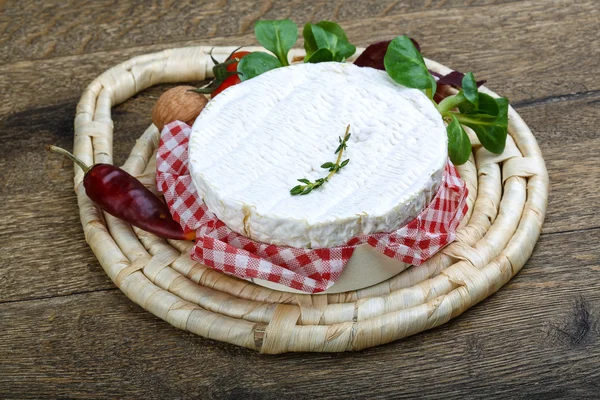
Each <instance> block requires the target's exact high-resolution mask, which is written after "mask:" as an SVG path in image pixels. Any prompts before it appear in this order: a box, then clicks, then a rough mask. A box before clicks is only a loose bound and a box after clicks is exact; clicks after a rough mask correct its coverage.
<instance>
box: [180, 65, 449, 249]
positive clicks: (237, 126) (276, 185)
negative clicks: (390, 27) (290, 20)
mask: <svg viewBox="0 0 600 400" xmlns="http://www.w3.org/2000/svg"><path fill="white" fill-rule="evenodd" d="M348 125H350V132H351V138H350V140H349V141H348V146H347V149H346V150H344V153H343V159H346V158H348V159H350V162H349V163H348V165H347V166H345V167H344V168H343V169H342V170H341V171H339V172H338V173H336V174H334V175H333V176H332V177H331V179H330V180H329V181H328V182H326V183H325V184H324V185H323V186H321V187H320V188H318V189H315V190H313V191H312V192H311V193H309V194H307V195H296V196H292V195H291V194H290V189H291V188H292V187H294V186H296V185H298V184H300V183H299V182H298V181H297V179H299V178H306V179H309V180H311V181H315V180H316V179H318V178H322V177H325V176H326V175H327V174H328V170H326V169H323V168H321V165H322V164H323V163H325V162H335V160H336V155H335V154H334V152H335V150H336V148H337V147H338V145H339V140H338V137H340V136H341V137H343V136H344V133H345V131H346V127H347V126H348ZM447 157H448V155H447V136H446V129H445V126H444V123H443V121H442V118H441V116H440V114H439V113H438V112H437V110H436V108H435V106H434V104H433V103H432V102H431V100H429V99H428V98H427V96H425V95H424V94H423V93H422V92H421V91H419V90H415V89H409V88H405V87H403V86H401V85H398V84H397V83H395V82H394V81H393V80H392V79H391V78H390V77H389V76H388V75H387V74H386V73H385V72H384V71H379V70H375V69H372V68H361V67H357V66H355V65H352V64H347V63H335V62H330V63H319V64H297V65H292V66H290V67H285V68H278V69H275V70H272V71H269V72H267V73H264V74H262V75H260V76H258V77H256V78H253V79H250V80H248V81H245V82H242V83H240V84H238V85H236V86H233V87H231V88H229V89H227V90H225V91H224V92H222V93H220V94H219V96H217V97H215V98H214V99H213V100H211V101H210V102H209V103H208V105H207V106H206V107H205V108H204V110H203V111H202V113H201V114H200V116H199V117H198V119H197V120H196V122H195V123H194V125H193V128H192V134H191V137H190V146H189V160H190V171H191V174H192V178H193V182H194V185H195V187H196V189H197V190H198V193H199V195H200V197H201V198H202V199H203V201H204V202H205V204H206V205H207V207H208V208H209V210H210V211H212V212H213V213H214V214H215V215H216V216H217V217H218V218H219V219H220V220H222V221H223V222H224V223H225V224H227V226H228V227H230V228H231V229H232V230H234V231H236V232H238V233H240V234H243V235H245V236H247V237H249V238H251V239H254V240H257V241H260V242H265V243H271V244H276V245H286V246H293V247H303V248H323V247H333V246H339V245H343V244H345V243H347V242H348V241H349V240H350V239H352V238H354V237H356V236H359V235H364V234H372V233H379V232H393V231H395V230H396V229H398V228H399V227H401V226H402V225H404V224H406V223H407V222H409V221H410V220H412V219H414V218H415V217H416V216H417V215H418V214H419V213H420V212H421V211H422V210H423V208H424V207H425V206H426V205H427V204H428V203H429V202H430V201H431V199H432V198H433V196H434V195H435V193H436V192H437V190H438V188H439V185H440V183H441V179H442V173H443V170H444V166H445V164H446V162H447Z"/></svg>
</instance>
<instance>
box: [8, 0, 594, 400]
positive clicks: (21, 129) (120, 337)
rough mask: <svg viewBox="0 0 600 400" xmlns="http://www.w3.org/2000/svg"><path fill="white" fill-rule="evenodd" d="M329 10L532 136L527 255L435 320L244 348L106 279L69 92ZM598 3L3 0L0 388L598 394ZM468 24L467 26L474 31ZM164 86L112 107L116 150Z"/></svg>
mask: <svg viewBox="0 0 600 400" xmlns="http://www.w3.org/2000/svg"><path fill="white" fill-rule="evenodd" d="M285 17H291V18H293V19H294V20H295V21H296V22H297V23H299V24H301V23H304V22H305V21H309V20H318V19H323V18H328V19H334V20H336V21H340V22H342V25H343V26H344V28H345V29H346V31H347V32H348V34H349V37H350V38H351V39H352V41H353V42H355V43H356V44H359V45H366V44H368V43H370V42H372V41H375V40H380V39H382V38H387V37H390V36H393V35H395V34H398V33H408V34H410V35H412V36H415V37H417V38H418V39H419V40H420V41H421V44H422V45H423V48H424V52H425V54H426V55H427V56H429V57H431V58H434V59H437V60H439V61H441V62H443V63H445V64H447V65H449V66H452V67H455V68H459V69H463V70H467V69H469V70H473V71H475V73H476V75H477V76H478V77H482V78H486V79H488V80H489V86H490V87H491V88H492V89H494V90H496V91H498V92H499V93H501V94H503V95H507V96H508V97H509V98H510V99H511V101H512V102H513V104H515V105H516V106H517V107H518V109H519V112H520V113H521V115H522V116H523V118H524V119H525V121H526V122H527V123H528V124H529V126H530V127H531V129H532V130H533V132H534V134H535V135H536V137H537V139H538V141H539V143H540V147H541V148H542V151H543V152H544V156H545V158H546V160H547V166H548V171H549V173H550V179H551V183H552V185H551V192H550V198H549V208H548V215H547V219H546V224H545V226H544V234H543V235H542V237H541V239H540V242H539V243H538V246H537V247H536V250H535V251H534V253H533V256H532V258H531V259H530V261H529V262H528V264H527V265H526V266H525V268H524V269H523V271H522V272H521V273H520V274H519V275H518V276H517V277H516V278H515V279H513V280H512V281H511V282H510V283H509V284H508V285H507V286H506V287H504V288H503V289H502V290H500V291H499V292H498V293H497V294H495V295H493V296H492V297H490V298H488V299H486V300H485V301H484V302H482V303H481V304H479V305H478V306H476V307H474V308H473V309H471V310H470V311H468V312H467V313H465V314H464V315H462V316H460V317H459V318H457V319H455V320H453V321H451V322H450V323H449V324H447V325H445V326H443V327H441V328H438V329H435V330H432V331H430V332H426V333H423V334H420V335H417V336H414V337H411V338H408V339H405V340H402V341H400V342H396V343H393V344H390V345H386V346H382V347H378V348H374V349H370V350H366V351H362V352H359V353H353V354H311V355H305V354H295V355H294V354H290V355H282V356H277V357H264V356H259V355H257V354H255V353H252V352H250V351H246V350H244V349H241V348H236V347H234V346H231V345H227V344H223V343H218V342H214V341H210V340H206V339H202V338H199V337H196V336H193V335H191V334H188V333H185V332H182V331H178V330H176V329H174V328H173V327H171V326H170V325H168V324H166V323H165V322H163V321H161V320H159V319H157V318H155V317H153V316H152V315H151V314H149V313H148V312H146V311H144V310H143V309H141V308H140V307H138V306H136V305H135V304H133V303H132V302H131V301H129V300H128V299H127V298H126V297H125V296H124V295H123V294H122V293H121V292H120V291H118V290H117V289H115V287H114V285H113V284H112V282H111V281H110V280H109V279H108V278H107V277H106V275H105V274H104V271H103V270H102V269H101V267H100V266H99V265H98V263H97V261H96V259H95V258H94V256H93V254H92V253H91V251H90V250H89V248H88V247H87V245H86V243H85V240H84V238H83V235H82V231H81V227H80V224H79V221H78V215H77V206H76V203H75V195H74V194H73V192H72V166H71V165H70V164H69V163H68V162H65V161H63V160H61V159H59V158H56V157H54V156H49V155H48V154H47V153H46V152H45V151H44V150H43V148H44V146H45V145H46V144H48V143H53V144H58V145H61V146H64V147H67V148H70V147H71V144H72V137H73V128H72V125H73V116H74V110H75V104H76V102H77V99H78V97H79V96H80V94H81V91H82V90H83V88H84V87H85V86H86V85H87V84H88V83H89V82H90V81H91V80H92V79H93V78H94V77H95V76H96V75H98V74H99V73H101V72H102V71H104V70H105V69H107V68H109V67H110V66H112V65H114V64H115V63H118V62H121V61H123V60H125V59H127V58H129V57H131V56H133V55H138V54H143V53H147V52H150V51H157V50H161V49H165V48H169V47H175V46H182V45H191V44H200V43H203V44H214V45H225V44H228V45H229V44H233V43H244V44H245V43H247V44H252V43H255V41H254V38H253V35H252V23H253V21H254V20H256V19H258V18H285ZM599 24H600V7H598V3H597V2H596V1H594V0H586V1H581V2H577V3H572V2H567V1H559V0H541V1H515V2H510V1H492V0H481V1H469V0H456V1H451V0H448V1H444V0H429V1H424V2H417V1H412V0H411V1H391V0H390V1H387V0H386V1H381V2H367V1H360V2H358V1H356V2H350V1H344V0H335V1H333V0H332V1H328V0H322V1H316V2H300V1H295V0H294V1H290V2H285V1H266V0H265V1H257V2H252V1H239V2H233V1H214V2H210V3H209V2H204V1H201V2H193V3H192V2H133V1H131V2H125V1H124V2H108V1H99V2H86V3H85V4H83V3H82V2H75V1H70V2H62V3H57V4H52V3H51V2H39V1H33V0H24V1H8V2H4V1H0V76H1V77H2V78H1V79H0V200H2V203H3V213H1V214H0V398H59V397H69V398H98V397H128V398H217V399H220V398H224V399H226V398H236V399H237V398H248V399H271V398H272V399H276V398H277V399H278V398H281V397H282V396H290V397H293V398H314V397H321V398H373V397H380V398H398V397H402V396H404V397H409V398H410V397H416V396H422V397H424V398H439V397H445V398H464V397H465V396H468V397H469V398H489V397H511V398H515V397H517V398H528V399H529V398H534V399H535V398H539V399H546V398H597V397H598V393H600V384H599V382H600V372H599V370H598V368H597V366H598V363H599V362H600V350H599V349H600V346H599V345H598V337H599V335H600V323H599V318H600V280H599V279H598V277H599V276H600V275H599V274H600V244H599V243H600V216H599V215H600V214H598V212H597V209H598V205H599V204H600V195H599V194H598V190H597V188H598V187H599V186H600V157H598V153H599V151H600V132H599V128H598V126H599V122H600V121H599V119H600V118H599V115H600V109H599V107H600V86H599V84H598V79H597V78H596V75H597V73H596V72H597V71H598V66H597V60H598V59H599V58H600V47H599V46H597V45H595V44H597V43H598V42H599V41H600V31H599V30H598V29H597V27H598V26H599ZM474 38H476V39H474ZM166 87H167V86H162V87H157V88H151V89H149V90H147V91H145V92H144V93H142V94H140V95H138V96H136V97H135V98H134V99H131V100H129V101H127V102H126V103H124V104H122V105H120V106H118V107H116V108H115V109H114V112H113V114H114V118H113V119H114V120H115V132H116V134H115V141H114V146H115V154H116V158H115V161H116V162H117V163H121V162H123V161H124V159H125V157H126V155H127V153H128V152H129V150H130V149H131V147H132V146H133V144H134V142H135V140H136V139H137V137H138V136H139V135H140V134H141V133H142V132H143V130H144V129H145V128H146V127H147V125H148V124H149V123H150V114H149V111H150V109H151V107H152V105H153V103H154V101H155V100H156V98H157V97H158V95H160V93H162V91H163V90H165V88H166Z"/></svg>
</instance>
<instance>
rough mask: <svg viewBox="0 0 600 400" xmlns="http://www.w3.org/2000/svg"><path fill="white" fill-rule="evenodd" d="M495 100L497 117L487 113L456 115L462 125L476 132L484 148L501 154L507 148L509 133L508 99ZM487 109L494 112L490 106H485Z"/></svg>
mask: <svg viewBox="0 0 600 400" xmlns="http://www.w3.org/2000/svg"><path fill="white" fill-rule="evenodd" d="M480 100H481V99H480ZM493 100H494V102H495V104H496V106H497V109H498V113H497V115H490V114H486V113H472V114H455V115H456V118H457V119H458V121H460V123H461V124H463V125H466V126H468V127H469V128H471V129H473V131H475V133H476V134H477V137H478V138H479V141H480V142H481V144H482V145H483V147H485V148H486V149H487V150H489V151H491V152H492V153H496V154H500V153H502V152H503V151H504V147H505V146H506V135H507V133H508V99H506V98H505V97H500V98H498V99H493ZM486 101H487V100H486ZM480 103H481V102H480ZM480 106H481V104H480ZM485 107H486V110H487V111H493V109H492V107H491V106H490V105H485Z"/></svg>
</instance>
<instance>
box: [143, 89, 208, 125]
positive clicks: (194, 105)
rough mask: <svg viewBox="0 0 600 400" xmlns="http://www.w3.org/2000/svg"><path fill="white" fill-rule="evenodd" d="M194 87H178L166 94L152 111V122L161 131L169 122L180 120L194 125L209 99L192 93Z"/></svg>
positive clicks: (159, 99)
mask: <svg viewBox="0 0 600 400" xmlns="http://www.w3.org/2000/svg"><path fill="white" fill-rule="evenodd" d="M190 89H195V88H194V87H193V86H176V87H174V88H172V89H169V90H167V91H166V92H164V93H163V94H162V95H161V96H160V97H159V98H158V100H157V101H156V104H155V105H154V109H152V122H153V123H154V125H156V127H157V128H158V130H159V131H162V129H163V127H164V126H165V125H166V124H168V123H169V122H173V121H176V120H179V121H181V122H185V123H186V124H188V125H190V126H191V125H192V124H193V123H194V121H195V120H196V118H198V115H200V111H202V109H203V108H204V106H205V105H206V103H208V99H207V98H206V96H204V95H203V94H201V93H194V92H190V91H189V90H190Z"/></svg>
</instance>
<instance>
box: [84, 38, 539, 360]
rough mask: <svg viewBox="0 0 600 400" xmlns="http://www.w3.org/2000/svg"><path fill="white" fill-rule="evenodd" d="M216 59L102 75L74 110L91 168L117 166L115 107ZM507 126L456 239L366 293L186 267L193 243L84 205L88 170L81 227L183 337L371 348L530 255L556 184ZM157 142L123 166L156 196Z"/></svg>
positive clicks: (456, 306) (194, 51)
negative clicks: (271, 283) (289, 289)
mask: <svg viewBox="0 0 600 400" xmlns="http://www.w3.org/2000/svg"><path fill="white" fill-rule="evenodd" d="M233 49H234V48H233V47H221V48H215V49H214V50H213V55H215V57H216V58H217V59H220V60H223V59H224V58H226V56H227V55H228V54H229V53H230V52H231V51H232V50H233ZM209 50H210V48H209V47H188V48H180V49H172V50H166V51H163V52H159V53H153V54H147V55H143V56H140V57H135V58H132V59H130V60H128V61H126V62H124V63H122V64H120V65H117V66H115V67H113V68H111V69H109V70H108V71H106V72H104V73H103V74H102V75H100V76H99V77H98V78H97V79H95V80H94V81H93V82H92V83H91V84H90V85H89V86H88V88H87V89H86V90H85V92H84V93H83V95H82V97H81V101H80V102H79V105H78V106H77V116H76V118H75V144H74V152H75V154H76V155H77V156H78V157H80V158H81V159H82V160H83V161H84V162H86V163H87V164H93V163H112V138H113V121H112V120H111V107H112V106H114V105H116V104H119V103H121V102H123V101H125V100H127V99H128V98H130V97H131V96H133V95H134V94H136V93H137V92H139V91H141V90H144V89H145V88H148V87H149V86H152V85H155V84H159V83H165V82H186V81H198V80H203V79H206V78H208V77H211V74H212V62H211V61H210V58H209V57H208V51H209ZM252 50H255V49H252V48H251V49H250V51H252ZM303 55H304V52H303V50H299V49H294V50H292V51H291V53H290V57H291V58H292V59H294V60H298V59H301V57H302V56H303ZM427 64H428V66H429V68H431V69H432V70H435V71H436V72H439V73H448V72H449V71H450V69H448V68H446V67H444V66H442V65H440V64H438V63H436V62H433V61H430V60H427ZM481 90H482V91H484V92H486V93H489V94H492V95H494V94H493V93H492V92H491V91H489V90H487V89H485V88H482V89H481ZM509 119H510V123H509V134H510V135H509V138H508V142H507V146H506V150H505V151H504V153H503V154H501V155H494V154H491V153H489V152H488V151H486V150H485V149H483V148H482V147H481V146H480V145H479V143H478V141H477V140H476V138H474V137H473V136H472V141H473V150H474V151H473V155H472V156H471V158H470V160H469V161H468V162H467V163H466V164H464V165H462V166H460V168H459V171H460V174H461V176H462V177H463V178H464V180H465V181H466V182H467V185H468V188H469V198H468V204H469V212H468V214H467V216H466V217H465V219H464V220H463V222H462V224H461V228H460V229H459V232H458V239H457V240H456V241H455V242H454V243H452V244H451V245H449V246H447V247H446V248H444V249H443V250H442V251H441V252H439V253H438V254H436V255H435V256H434V257H433V258H431V259H430V260H428V261H427V262H426V263H425V264H423V265H421V266H419V267H411V268H409V269H407V270H405V271H404V272H402V273H400V274H399V275H397V276H395V277H393V278H391V279H389V280H388V281H385V282H382V283H380V284H378V285H375V286H372V287H369V288H366V289H362V290H358V291H353V292H347V293H341V294H329V295H304V294H302V295H296V294H291V293H284V292H278V291H274V290H270V289H266V288H264V287H261V286H257V285H255V284H253V283H250V282H246V281H243V280H240V279H236V278H233V277H230V276H227V275H223V274H221V273H219V272H217V271H215V270H212V269H210V268H208V267H206V266H203V265H201V264H198V263H196V262H194V261H192V260H190V258H189V257H188V255H187V253H188V251H189V249H190V248H191V247H192V245H193V243H191V242H181V241H171V240H169V241H166V240H164V239H161V238H158V237H156V236H153V235H151V234H148V233H146V232H144V231H142V230H139V229H137V228H132V227H130V226H129V225H128V224H126V223H124V222H123V221H121V220H119V219H117V218H114V217H111V216H110V215H107V214H105V213H102V212H101V211H100V210H98V209H97V208H96V207H95V206H94V205H93V204H92V203H91V201H90V200H89V199H88V198H87V196H86V195H85V191H84V188H83V185H82V184H81V183H82V179H83V171H82V170H81V169H79V168H76V172H75V191H76V193H77V198H78V204H79V208H80V216H81V222H82V224H83V228H84V232H85V237H86V240H87V242H88V243H89V245H90V247H91V248H92V250H93V251H94V253H95V254H96V257H97V258H98V260H99V261H100V263H101V264H102V267H103V268H104V270H105V271H106V273H107V274H108V276H109V277H110V278H111V279H112V280H113V282H114V283H115V284H116V285H117V286H118V287H119V288H120V289H121V290H122V291H123V293H125V294H126V295H127V297H129V298H130V299H131V300H133V301H134V302H136V303H137V304H139V305H140V306H142V307H143V308H145V309H146V310H148V311H150V312H151V313H153V314H154V315H156V316H158V317H160V318H162V319H163V320H165V321H167V322H169V323H170V324H172V325H173V326H175V327H177V328H180V329H185V330H188V331H190V332H193V333H196V334H198V335H201V336H204V337H207V338H211V339H216V340H221V341H225V342H229V343H233V344H236V345H238V346H244V347H247V348H250V349H254V350H258V351H260V352H262V353H283V352H289V351H317V352H338V351H347V350H359V349H364V348H367V347H371V346H376V345H379V344H382V343H388V342H391V341H393V340H397V339H400V338H402V337H405V336H408V335H412V334H415V333H417V332H421V331H423V330H426V329H430V328H433V327H435V326H438V325H441V324H443V323H445V322H447V321H449V320H450V319H451V318H454V317H456V316H457V315H459V314H461V313H462V312H463V311H465V310H466V309H468V308H469V307H471V306H473V305H474V304H476V303H478V302H480V301H481V300H483V299H485V298H486V297H487V296H489V295H491V294H492V293H494V292H495V291H497V290H498V289H500V287H502V285H504V284H505V283H506V282H507V281H508V280H509V279H510V278H511V277H513V276H514V275H515V274H516V273H517V272H518V271H519V270H520V269H521V268H522V267H523V265H524V264H525V262H526V261H527V259H528V258H529V256H530V255H531V252H532V251H533V247H534V245H535V243H536V241H537V239H538V237H539V234H540V230H541V226H542V222H543V220H544V215H545V212H546V203H547V197H548V175H547V172H546V167H545V164H544V160H543V158H542V154H541V152H540V149H539V147H538V145H537V142H536V140H535V138H534V137H533V135H532V133H531V131H530V130H529V128H528V127H527V125H525V123H524V122H523V120H522V119H521V118H520V117H519V115H518V114H517V113H516V112H515V110H514V109H512V108H510V110H509ZM158 137H159V132H158V130H157V129H156V127H155V126H154V125H151V126H150V127H149V128H148V129H147V130H146V132H145V133H144V134H143V135H142V137H141V138H140V139H139V140H138V141H137V144H136V145H135V147H134V148H133V150H132V151H131V155H130V156H129V159H128V160H127V162H126V163H125V164H124V166H123V168H124V169H125V170H127V171H129V172H130V173H131V174H133V175H135V176H137V177H138V178H140V179H141V180H142V181H143V182H144V183H145V184H146V185H147V186H148V187H150V188H152V189H153V190H155V182H154V170H155V160H154V154H155V150H156V147H157V144H158Z"/></svg>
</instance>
